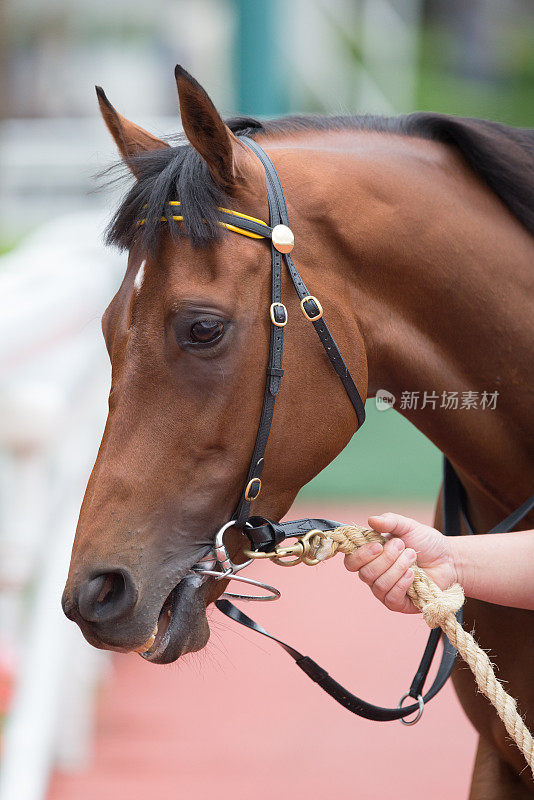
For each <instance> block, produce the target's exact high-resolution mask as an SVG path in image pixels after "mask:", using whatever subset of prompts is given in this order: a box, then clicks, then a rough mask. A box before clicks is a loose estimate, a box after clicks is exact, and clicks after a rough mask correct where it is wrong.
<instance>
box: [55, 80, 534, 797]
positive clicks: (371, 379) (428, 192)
mask: <svg viewBox="0 0 534 800" xmlns="http://www.w3.org/2000/svg"><path fill="white" fill-rule="evenodd" d="M176 79H177V86H178V95H179V103H180V111H181V120H182V125H183V129H184V133H185V136H186V138H187V141H181V142H180V143H178V144H177V145H175V146H171V145H170V144H169V143H168V142H165V141H163V140H162V139H159V138H156V137H155V136H152V135H151V134H150V133H148V132H147V131H145V130H143V129H142V128H140V127H138V126H137V125H135V124H133V123H131V122H129V121H128V120H127V119H125V118H124V117H122V116H121V115H120V114H119V113H118V112H117V111H116V110H115V109H114V108H113V106H112V105H111V104H110V103H109V101H108V100H107V98H106V96H105V94H104V93H103V91H102V90H100V89H98V90H97V92H98V99H99V103H100V109H101V112H102V115H103V118H104V120H105V122H106V125H107V127H108V128H109V130H110V132H111V134H112V136H113V138H114V140H115V142H116V144H117V146H118V149H119V151H120V153H121V155H122V158H123V160H124V162H125V163H126V165H127V166H128V168H129V169H130V171H131V172H132V173H133V176H134V178H135V182H134V184H133V186H132V188H131V189H130V191H129V193H128V194H127V196H126V197H125V199H124V201H123V202H122V204H121V206H120V208H119V209H118V211H117V212H116V215H115V217H114V219H113V220H112V222H111V224H110V227H109V229H108V233H107V240H108V242H109V243H110V244H113V245H117V246H119V247H120V248H123V249H126V250H128V251H129V259H128V266H127V269H126V274H125V277H124V280H123V282H122V285H121V287H120V288H119V290H118V292H117V294H116V295H115V297H114V298H113V300H112V301H111V303H110V305H109V306H108V308H107V310H106V312H105V314H104V316H103V321H102V327H103V333H104V337H105V340H106V345H107V348H108V352H109V356H110V359H111V364H112V386H111V392H110V398H109V415H108V419H107V424H106V427H105V431H104V434H103V438H102V443H101V446H100V450H99V453H98V456H97V460H96V463H95V466H94V469H93V472H92V474H91V477H90V479H89V483H88V486H87V490H86V494H85V497H84V500H83V504H82V508H81V513H80V518H79V523H78V527H77V531H76V538H75V542H74V547H73V552H72V560H71V565H70V570H69V575H68V580H67V585H66V588H65V592H64V596H63V607H64V610H65V613H66V614H67V616H68V617H70V618H71V619H73V620H75V621H76V622H77V623H78V625H79V626H80V628H81V630H82V632H83V634H84V636H85V638H86V639H87V640H88V641H89V642H90V643H91V644H93V645H94V646H96V647H99V648H105V649H110V650H119V651H131V650H138V651H140V652H143V655H144V657H145V658H146V659H147V660H149V661H153V662H156V663H167V662H169V661H174V660H175V659H177V658H178V657H179V656H180V655H182V654H183V653H187V652H192V651H195V650H199V649H201V648H202V647H204V645H205V644H206V642H207V640H208V637H209V628H208V623H207V620H206V606H207V605H208V604H209V603H211V602H213V601H214V600H215V599H216V598H217V597H218V596H219V595H220V593H221V592H222V591H223V588H224V581H220V582H215V581H213V580H208V581H205V582H204V583H202V584H201V585H199V583H198V582H195V581H191V580H187V579H186V577H187V576H188V575H190V571H191V567H192V566H193V565H194V564H196V563H197V561H198V560H199V558H200V557H201V556H202V555H203V554H204V553H205V552H206V549H207V548H208V547H209V546H210V545H211V544H212V540H213V536H214V534H215V531H217V530H218V529H219V528H220V527H221V526H222V525H223V524H224V523H226V522H227V521H228V520H229V519H231V514H232V511H233V509H234V508H235V507H236V501H237V499H238V498H239V496H240V492H241V490H242V486H243V483H244V481H245V478H246V475H247V470H248V466H249V461H250V454H251V450H252V447H253V444H254V438H255V435H256V431H257V428H258V418H259V411H260V408H261V403H262V396H263V393H264V388H265V377H264V376H265V363H266V361H265V360H266V354H267V352H268V349H269V345H268V342H269V332H270V324H271V323H270V320H269V316H268V314H267V313H265V309H268V308H269V302H270V300H269V297H270V286H269V274H270V273H269V261H270V248H269V247H267V246H266V244H265V242H259V241H257V240H255V239H254V238H249V237H246V236H235V235H233V234H232V233H230V232H228V231H226V230H225V229H224V227H223V226H222V225H221V224H220V218H219V211H218V209H219V208H221V207H222V208H226V209H230V210H233V211H234V213H235V212H237V213H243V214H246V215H248V216H252V217H253V218H257V219H259V220H264V219H269V216H268V213H269V212H268V208H267V201H266V183H265V181H266V178H265V171H264V170H263V167H262V166H261V164H260V163H259V161H258V159H257V157H256V156H255V155H254V154H253V153H252V152H251V150H250V149H249V148H247V147H245V146H244V145H243V143H242V142H241V141H240V137H241V136H243V135H246V136H248V137H250V138H252V139H254V140H255V141H257V142H258V143H260V144H261V146H262V147H263V148H264V150H265V151H266V152H267V153H268V155H269V156H270V158H271V159H272V161H273V163H274V165H275V167H276V170H277V171H278V174H279V176H280V179H281V181H282V184H283V187H284V192H285V195H286V199H287V203H288V208H289V215H290V219H291V227H292V230H293V231H294V234H295V240H296V243H295V249H294V251H293V256H294V261H295V264H296V265H297V267H298V269H299V271H300V272H301V273H302V275H303V276H304V278H305V280H306V283H307V284H308V285H309V286H310V287H312V291H313V292H314V294H315V295H317V296H318V297H319V298H320V299H321V302H322V305H323V307H324V310H325V315H326V316H327V317H328V320H329V324H330V326H331V329H332V331H333V333H334V334H335V338H336V340H337V342H338V344H339V347H340V350H341V352H342V353H343V356H344V358H345V360H346V362H347V364H348V367H349V369H350V372H351V374H352V376H353V377H354V381H355V383H356V385H357V387H358V390H359V393H360V394H361V396H362V397H363V398H365V397H373V396H376V393H377V392H379V390H384V391H387V392H390V393H391V394H393V395H395V396H396V397H401V396H402V395H403V393H405V392H409V393H410V395H411V393H419V396H420V397H423V396H424V394H425V393H427V396H428V395H429V394H432V395H434V394H435V395H436V396H437V397H439V398H441V397H442V396H443V395H444V393H445V394H448V393H450V392H458V393H459V396H460V397H462V396H464V397H465V396H469V397H475V396H477V395H478V396H482V394H483V393H484V392H486V393H488V394H490V393H491V394H492V395H493V396H494V397H496V398H498V401H497V402H496V403H495V404H494V407H492V408H488V407H483V404H476V403H475V404H474V405H473V404H472V403H471V404H470V405H469V404H466V405H465V407H463V408H462V407H458V408H454V407H452V408H451V407H450V406H448V405H447V404H445V403H439V402H438V403H436V402H434V403H427V404H423V403H419V404H417V403H416V404H411V405H410V404H406V407H405V408H404V409H402V413H403V414H405V416H406V417H407V418H408V419H409V420H410V421H411V422H412V423H413V424H414V425H416V426H417V427H418V428H419V429H420V430H421V431H422V432H423V433H424V434H425V435H426V436H428V438H429V439H430V440H432V441H433V442H434V443H435V444H436V445H437V447H438V448H439V449H440V450H441V451H442V452H443V453H444V454H446V455H447V456H448V458H449V459H450V461H451V462H452V464H453V465H454V468H455V469H456V472H457V474H458V476H459V477H460V480H461V482H462V485H463V488H464V490H465V495H466V503H467V509H468V514H469V517H470V520H471V522H472V524H473V526H474V527H475V529H476V530H478V531H481V532H483V531H486V530H488V529H490V528H491V527H492V525H494V524H495V523H496V522H498V521H499V520H500V519H501V518H502V517H503V516H505V515H507V514H508V513H510V512H511V511H512V510H513V509H514V508H515V507H516V506H518V505H519V504H520V503H521V502H522V501H523V500H524V498H525V497H527V496H528V495H529V494H530V493H531V492H532V486H533V484H534V468H533V450H534V437H533V428H534V415H533V412H532V409H533V407H534V397H533V388H532V374H533V371H534V370H533V367H534V364H533V358H532V341H533V334H534V317H533V315H532V311H531V303H530V302H529V300H530V301H531V299H532V295H533V287H534V271H533V269H532V262H533V258H534V240H533V238H532V234H533V233H534V132H532V131H526V130H520V129H513V128H510V127H507V126H505V125H501V124H497V123H493V122H487V121H484V120H475V119H463V118H454V117H450V116H446V115H440V114H434V113H416V114H410V115H407V116H401V117H397V118H383V117H369V116H358V117H326V118H325V117H320V116H311V117H288V118H284V119H280V120H275V121H270V122H261V123H260V122H258V121H256V120H252V119H249V118H238V119H232V120H229V121H227V122H224V121H223V119H222V118H221V116H220V115H219V113H218V112H217V110H216V108H215V106H214V105H213V103H212V101H211V100H210V98H209V97H208V95H207V94H206V92H205V91H204V89H203V88H202V87H201V86H200V85H199V84H198V83H197V82H196V81H195V80H194V79H193V78H192V77H191V76H190V75H188V73H187V72H186V71H185V70H183V69H182V68H179V67H178V68H177V70H176ZM178 201H179V202H180V204H181V207H180V213H179V214H178V215H177V214H175V213H174V211H173V207H172V206H169V205H168V204H169V202H174V203H175V204H176V203H177V202H178ZM169 209H170V210H169ZM162 218H163V220H164V222H162V221H161V220H162ZM284 282H285V283H287V282H288V276H287V275H284ZM287 297H288V301H287V314H288V318H289V322H288V326H287V333H286V344H285V350H284V369H285V377H284V381H283V383H282V386H281V389H280V392H279V396H278V400H277V408H276V414H275V415H274V421H273V425H272V431H271V436H270V438H269V444H268V447H267V452H266V457H265V469H264V471H263V475H262V483H263V488H262V491H261V496H260V497H258V499H256V500H255V502H254V505H255V513H258V514H261V515H263V516H266V517H269V518H270V519H273V520H279V519H281V517H282V516H283V515H284V514H286V513H287V511H288V510H289V508H290V506H291V504H292V502H293V500H294V498H295V496H296V494H297V492H298V491H299V489H300V488H301V487H302V486H303V485H304V484H305V483H307V482H308V481H309V480H311V478H313V477H314V475H316V474H317V473H318V472H320V471H321V470H322V469H323V468H324V467H325V466H326V465H327V464H328V463H329V462H330V461H332V459H333V458H334V457H335V456H336V455H337V454H338V453H339V452H340V451H341V450H342V449H343V448H344V447H345V445H346V444H347V443H348V441H349V440H350V438H351V436H352V435H353V434H354V433H355V430H356V428H357V421H356V417H355V415H354V411H353V409H352V407H351V406H350V404H349V403H348V402H347V398H346V395H345V392H344V391H343V387H342V386H341V384H340V383H339V381H338V380H337V376H336V375H335V373H334V370H333V369H332V367H331V365H330V363H329V361H328V359H327V357H326V355H325V352H324V350H323V348H322V347H321V346H320V344H319V343H318V341H317V339H316V338H315V337H313V336H311V335H310V334H309V322H308V321H307V320H306V319H305V318H304V316H303V315H302V314H301V313H300V309H299V308H298V299H297V298H296V296H295V295H292V294H291V293H290V292H289V291H288V292H287ZM463 393H465V394H463ZM467 393H472V394H470V395H468V394H467ZM524 524H525V526H529V525H530V526H532V525H533V524H534V518H533V516H532V515H530V518H528V519H527V520H526V521H525V523H524ZM229 533H230V534H231V537H230V540H229V549H230V551H231V553H232V554H233V557H235V558H238V554H239V552H240V551H241V549H242V547H243V541H244V537H243V536H242V534H241V533H239V532H238V531H235V530H234V531H233V533H232V531H229ZM503 569H506V565H503ZM510 579H511V580H513V576H510ZM171 596H172V597H173V601H172V603H171V602H170V600H169V597H171ZM465 620H466V625H467V627H468V629H469V628H472V627H474V626H476V632H477V638H478V639H479V641H480V642H481V643H482V644H483V646H484V647H485V648H489V650H490V651H491V654H492V657H493V658H494V660H495V662H496V664H497V665H498V668H499V671H500V674H502V675H504V676H506V679H507V682H508V685H507V688H508V689H509V691H510V692H511V694H512V695H513V696H515V697H516V698H517V699H518V701H519V706H520V708H521V709H522V710H523V711H525V712H526V714H527V718H526V721H527V723H530V727H532V725H534V710H533V709H534V681H533V680H532V674H533V668H534V636H533V633H534V614H533V613H532V612H527V611H524V610H520V609H514V608H505V607H498V606H492V605H489V604H485V603H482V602H479V601H474V600H469V601H468V602H467V604H466V610H465ZM155 626H156V627H155ZM158 626H159V627H158ZM156 631H157V634H156ZM162 637H164V639H165V646H164V647H162V645H161V643H162ZM154 640H155V641H154ZM147 646H149V649H148V651H147ZM454 683H455V687H456V691H457V693H458V695H459V698H460V701H461V703H462V705H463V707H464V709H465V712H466V714H467V715H468V717H469V719H470V720H471V722H472V723H473V725H474V726H475V728H476V729H477V731H478V732H479V734H480V740H479V746H478V752H477V757H476V762H475V767H474V774H473V782H472V788H471V794H470V798H471V800H505V799H506V800H511V799H512V798H518V799H520V798H532V797H534V784H533V782H532V779H531V778H530V776H529V775H528V774H527V771H526V770H525V771H523V766H524V765H523V762H522V758H521V755H520V754H519V752H518V751H516V749H515V748H514V747H513V746H512V745H511V744H510V743H509V741H507V738H506V735H505V730H504V727H503V726H502V724H501V723H500V721H499V720H498V719H497V717H496V715H495V714H494V712H493V709H491V707H490V706H489V704H488V703H487V702H486V701H485V699H484V698H481V697H480V696H478V695H477V694H476V692H475V686H474V682H473V679H472V677H471V675H470V674H469V672H467V671H465V670H457V671H456V673H455V676H454Z"/></svg>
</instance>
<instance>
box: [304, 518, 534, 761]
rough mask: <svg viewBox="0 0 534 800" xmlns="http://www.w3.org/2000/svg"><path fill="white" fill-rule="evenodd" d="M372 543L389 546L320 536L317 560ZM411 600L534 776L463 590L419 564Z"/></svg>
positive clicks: (362, 535)
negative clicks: (461, 664)
mask: <svg viewBox="0 0 534 800" xmlns="http://www.w3.org/2000/svg"><path fill="white" fill-rule="evenodd" d="M369 542H380V544H385V542H386V539H384V537H383V536H381V535H380V534H379V533H377V532H376V531H372V530H368V529H367V528H361V527H359V526H357V525H344V526H342V527H340V528H336V529H335V530H333V531H327V532H326V533H322V532H318V533H317V535H316V536H315V537H314V539H313V540H312V550H313V552H314V556H315V558H317V559H318V560H319V561H325V560H326V559H327V558H331V557H332V556H334V555H335V554H336V553H337V552H340V553H351V552H352V551H353V550H356V549H357V548H358V547H361V546H362V545H364V544H367V543H369ZM412 569H413V571H414V579H413V583H412V585H411V586H410V588H409V589H408V596H409V598H410V599H411V601H412V602H413V604H414V606H416V608H418V609H419V610H420V611H421V612H422V614H423V617H424V618H425V621H426V623H427V625H428V626H429V627H430V628H441V629H442V631H443V632H444V633H445V635H446V636H447V638H448V639H449V641H450V643H451V644H452V645H453V646H454V647H455V648H456V650H457V651H458V652H459V653H460V655H461V657H462V658H463V660H464V661H465V662H466V663H467V664H468V665H469V667H470V669H471V672H472V673H473V675H474V676H475V680H476V682H477V686H478V688H479V689H480V691H481V692H482V694H483V695H485V696H486V697H487V698H488V700H489V701H490V703H491V704H492V706H493V707H494V708H495V710H496V711H497V714H498V715H499V717H500V719H501V720H502V722H503V723H504V726H505V728H506V730H507V732H508V734H509V735H510V736H511V737H512V739H513V740H514V742H515V743H516V745H517V746H518V748H519V749H520V750H521V752H522V753H523V755H524V757H525V759H526V761H527V764H528V765H529V767H530V769H531V770H532V774H533V776H534V740H533V738H532V734H531V733H530V731H529V730H528V728H527V727H526V725H525V723H524V722H523V719H522V717H521V715H520V714H519V712H518V710H517V704H516V701H515V700H514V699H513V697H510V695H509V694H507V692H505V691H504V688H503V687H502V684H501V683H500V682H499V681H498V680H497V678H496V676H495V672H494V671H493V667H492V664H491V661H490V660H489V658H488V656H487V654H486V653H485V652H484V650H482V648H481V647H479V645H478V644H477V643H476V641H475V640H474V639H473V637H472V636H471V634H470V633H467V631H465V630H464V629H463V628H462V626H461V625H460V623H459V622H458V620H457V619H456V617H455V614H456V612H457V611H458V609H459V608H461V607H462V605H463V603H464V593H463V590H462V587H461V586H460V585H459V584H458V583H455V584H454V585H453V586H451V587H450V588H449V589H445V590H442V589H440V588H439V586H438V585H437V584H436V583H434V581H433V580H432V578H430V576H429V575H427V574H426V572H424V570H422V569H421V568H420V567H418V566H417V564H414V566H413V567H412Z"/></svg>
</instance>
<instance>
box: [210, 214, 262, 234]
mask: <svg viewBox="0 0 534 800" xmlns="http://www.w3.org/2000/svg"><path fill="white" fill-rule="evenodd" d="M241 216H243V215H241ZM248 219H252V217H248ZM219 225H222V226H223V228H227V230H229V231H234V232H235V233H240V234H241V235H242V236H250V238H251V239H265V238H266V237H265V236H262V235H261V233H252V231H246V230H244V229H243V228H236V226H235V225H230V223H229V222H219Z"/></svg>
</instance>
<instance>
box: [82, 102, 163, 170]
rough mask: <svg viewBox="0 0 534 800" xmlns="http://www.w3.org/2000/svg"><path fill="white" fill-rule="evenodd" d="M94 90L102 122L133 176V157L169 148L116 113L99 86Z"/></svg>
mask: <svg viewBox="0 0 534 800" xmlns="http://www.w3.org/2000/svg"><path fill="white" fill-rule="evenodd" d="M95 88H96V94H97V97H98V104H99V106H100V112H101V114H102V116H103V118H104V122H105V123H106V125H107V127H108V130H109V132H110V133H111V135H112V136H113V138H114V139H115V144H116V145H117V147H118V148H119V152H120V154H121V156H122V157H123V159H124V160H125V162H126V164H127V165H128V166H129V168H130V169H131V170H132V172H133V173H134V174H135V172H136V169H135V163H134V162H132V160H131V159H132V157H133V156H137V155H139V153H144V152H146V151H148V150H161V149H163V148H164V147H169V145H168V144H167V142H164V141H162V140H161V139H158V138H157V136H152V134H151V133H149V132H148V131H145V130H144V128H140V127H139V125H134V123H133V122H130V120H128V119H126V117H123V116H122V115H121V114H119V112H118V111H115V109H114V108H113V106H112V105H111V103H110V102H109V100H108V98H107V97H106V95H105V93H104V90H103V89H102V88H101V87H100V86H97V87H95Z"/></svg>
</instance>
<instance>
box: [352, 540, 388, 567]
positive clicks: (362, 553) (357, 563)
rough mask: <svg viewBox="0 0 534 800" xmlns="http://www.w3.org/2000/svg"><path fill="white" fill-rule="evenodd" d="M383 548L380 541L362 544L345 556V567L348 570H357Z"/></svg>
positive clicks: (377, 554)
mask: <svg viewBox="0 0 534 800" xmlns="http://www.w3.org/2000/svg"><path fill="white" fill-rule="evenodd" d="M383 549H384V548H383V547H382V545H381V544H380V542H372V543H370V544H364V545H363V547H359V548H358V549H357V550H353V551H352V553H348V554H347V555H346V556H345V567H346V568H347V569H348V571H349V572H358V570H359V569H361V568H362V567H364V566H365V565H366V564H369V563H370V562H371V561H373V560H374V559H375V558H376V557H377V556H379V555H380V553H381V552H382V550H383Z"/></svg>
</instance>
